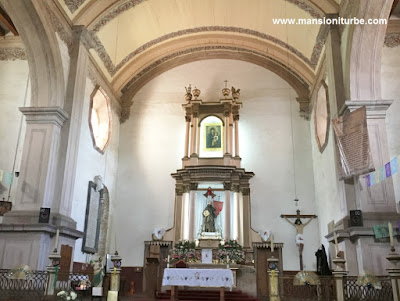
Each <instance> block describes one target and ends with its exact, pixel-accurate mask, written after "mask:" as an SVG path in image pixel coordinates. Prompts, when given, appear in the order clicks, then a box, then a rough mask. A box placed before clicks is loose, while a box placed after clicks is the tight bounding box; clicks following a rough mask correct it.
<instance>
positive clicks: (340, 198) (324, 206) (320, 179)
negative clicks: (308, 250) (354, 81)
mask: <svg viewBox="0 0 400 301" xmlns="http://www.w3.org/2000/svg"><path fill="white" fill-rule="evenodd" d="M328 91H329V87H328ZM329 96H331V97H332V94H330V95H329ZM329 111H330V112H331V113H330V118H329V119H330V121H329V122H330V123H329V134H328V137H327V139H328V143H327V145H326V147H325V149H324V150H323V152H322V153H321V152H320V150H319V147H318V143H317V140H316V137H315V130H314V120H315V119H314V117H315V116H314V115H315V110H313V111H312V114H311V118H310V132H311V148H312V157H313V160H312V166H313V170H314V184H315V186H314V191H315V203H316V205H317V207H316V209H317V211H318V213H317V214H318V221H319V233H320V237H321V243H322V244H324V246H325V249H326V251H327V253H328V254H329V251H328V248H329V245H328V242H327V240H326V239H325V238H324V237H325V235H327V234H328V233H329V232H328V223H330V222H331V221H332V220H334V221H335V223H336V222H337V221H339V220H340V219H341V218H343V217H344V216H345V215H346V213H347V207H346V204H345V201H344V200H345V199H344V189H345V187H344V184H343V181H339V180H338V175H337V167H336V145H335V137H334V131H333V127H332V122H331V120H332V119H333V117H335V112H337V107H336V104H335V103H334V102H333V101H329ZM351 209H356V208H351Z"/></svg>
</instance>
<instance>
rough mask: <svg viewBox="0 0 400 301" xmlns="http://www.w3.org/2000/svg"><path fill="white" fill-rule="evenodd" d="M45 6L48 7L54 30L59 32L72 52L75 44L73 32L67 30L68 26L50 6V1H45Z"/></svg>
mask: <svg viewBox="0 0 400 301" xmlns="http://www.w3.org/2000/svg"><path fill="white" fill-rule="evenodd" d="M43 3H44V6H45V7H46V10H47V13H48V16H49V19H50V23H51V25H52V26H53V28H54V31H55V32H57V33H58V36H59V37H60V39H61V41H63V42H64V43H65V45H67V47H68V52H71V50H72V45H73V37H72V32H71V30H69V31H68V30H67V29H66V26H64V25H63V24H62V22H60V19H61V18H58V17H57V16H56V15H55V13H54V12H53V10H52V9H51V8H50V7H49V5H48V3H46V1H44V2H43Z"/></svg>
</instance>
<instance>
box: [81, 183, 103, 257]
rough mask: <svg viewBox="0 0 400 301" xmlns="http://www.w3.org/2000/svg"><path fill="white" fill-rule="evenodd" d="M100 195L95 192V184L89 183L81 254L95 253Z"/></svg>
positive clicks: (98, 230)
mask: <svg viewBox="0 0 400 301" xmlns="http://www.w3.org/2000/svg"><path fill="white" fill-rule="evenodd" d="M101 193H102V191H98V190H96V184H95V183H94V182H92V181H89V187H88V195H87V203H86V216H85V234H84V236H83V242H82V252H86V253H96V252H97V247H98V244H99V234H100V217H101V203H100V197H101Z"/></svg>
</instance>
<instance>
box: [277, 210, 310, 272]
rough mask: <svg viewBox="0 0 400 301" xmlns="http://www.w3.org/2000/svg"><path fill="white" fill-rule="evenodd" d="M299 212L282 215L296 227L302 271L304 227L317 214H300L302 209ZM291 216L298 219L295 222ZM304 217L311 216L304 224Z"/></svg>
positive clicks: (301, 268)
mask: <svg viewBox="0 0 400 301" xmlns="http://www.w3.org/2000/svg"><path fill="white" fill-rule="evenodd" d="M296 213H297V214H281V217H282V218H284V219H286V220H287V221H288V222H289V224H291V225H292V226H294V227H295V228H296V244H297V246H298V248H299V260H300V271H302V270H303V248H304V237H303V231H304V227H305V226H307V225H308V224H309V223H310V222H311V221H312V219H313V218H316V217H317V216H316V215H315V214H313V215H310V214H300V210H299V209H297V210H296ZM289 218H295V219H296V220H295V221H294V223H293V222H292V221H291V220H290V219H289ZM302 218H309V220H308V221H307V222H306V223H305V224H303V222H302V221H301V219H302Z"/></svg>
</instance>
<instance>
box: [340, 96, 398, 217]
mask: <svg viewBox="0 0 400 301" xmlns="http://www.w3.org/2000/svg"><path fill="white" fill-rule="evenodd" d="M392 102H393V101H392V100H386V101H384V100H380V101H346V102H345V106H344V109H342V111H344V110H349V111H350V112H352V111H354V110H356V109H358V108H360V107H362V106H365V107H366V111H367V126H368V136H369V144H370V149H371V154H372V159H373V162H374V166H375V168H379V167H381V166H384V165H385V164H386V163H387V162H389V161H390V157H389V148H388V143H387V134H386V124H385V117H386V111H387V109H388V108H389V106H390V105H391V104H392ZM360 186H361V187H360ZM356 189H357V193H356V196H357V197H358V198H359V199H358V203H359V204H360V209H361V210H363V211H365V212H395V211H396V203H395V196H394V187H393V179H392V178H391V177H389V178H387V179H385V180H384V181H382V182H380V183H378V184H375V185H373V186H370V187H367V186H366V181H364V180H363V179H362V180H361V181H360V185H357V186H356Z"/></svg>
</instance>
